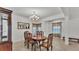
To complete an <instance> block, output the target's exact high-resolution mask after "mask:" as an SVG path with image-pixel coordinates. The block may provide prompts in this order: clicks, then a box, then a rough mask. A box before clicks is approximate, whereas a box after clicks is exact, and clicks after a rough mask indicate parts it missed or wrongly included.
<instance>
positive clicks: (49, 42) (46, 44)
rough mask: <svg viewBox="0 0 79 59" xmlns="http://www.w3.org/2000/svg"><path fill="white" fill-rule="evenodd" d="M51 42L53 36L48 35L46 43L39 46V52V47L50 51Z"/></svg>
mask: <svg viewBox="0 0 79 59" xmlns="http://www.w3.org/2000/svg"><path fill="white" fill-rule="evenodd" d="M52 42H53V34H49V35H48V38H47V42H43V43H42V44H40V50H41V47H44V48H46V49H47V51H49V48H51V51H52V48H53V45H52Z"/></svg>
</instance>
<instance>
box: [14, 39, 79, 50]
mask: <svg viewBox="0 0 79 59" xmlns="http://www.w3.org/2000/svg"><path fill="white" fill-rule="evenodd" d="M13 51H31V49H27V48H26V46H24V41H21V42H18V43H14V44H13ZM37 51H40V50H39V49H37ZM42 51H46V49H44V48H42ZM53 51H79V43H77V42H70V45H65V43H64V41H63V40H61V39H59V38H54V40H53Z"/></svg>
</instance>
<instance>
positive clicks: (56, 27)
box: [52, 22, 61, 37]
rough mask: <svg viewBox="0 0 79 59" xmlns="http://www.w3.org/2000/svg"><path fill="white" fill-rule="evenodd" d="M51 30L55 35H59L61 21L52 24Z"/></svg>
mask: <svg viewBox="0 0 79 59" xmlns="http://www.w3.org/2000/svg"><path fill="white" fill-rule="evenodd" d="M52 32H53V34H54V35H55V36H59V37H60V36H61V22H59V23H53V24H52Z"/></svg>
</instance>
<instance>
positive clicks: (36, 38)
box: [32, 35, 46, 47]
mask: <svg viewBox="0 0 79 59" xmlns="http://www.w3.org/2000/svg"><path fill="white" fill-rule="evenodd" d="M32 40H33V41H34V42H35V44H38V47H40V42H42V43H43V41H44V40H46V37H45V36H40V35H38V36H33V37H32Z"/></svg>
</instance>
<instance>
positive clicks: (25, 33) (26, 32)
mask: <svg viewBox="0 0 79 59" xmlns="http://www.w3.org/2000/svg"><path fill="white" fill-rule="evenodd" d="M28 33H29V31H25V32H24V39H25V40H24V46H26V45H28V42H27V34H28Z"/></svg>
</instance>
